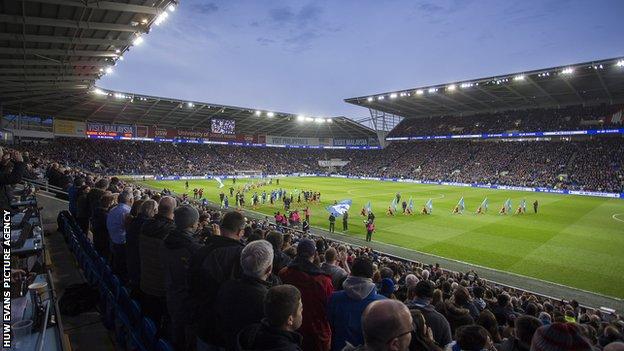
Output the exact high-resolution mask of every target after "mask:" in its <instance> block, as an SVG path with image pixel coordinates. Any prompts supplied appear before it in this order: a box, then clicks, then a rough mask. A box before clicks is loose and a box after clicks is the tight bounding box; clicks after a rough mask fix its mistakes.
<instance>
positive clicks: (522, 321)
mask: <svg viewBox="0 0 624 351" xmlns="http://www.w3.org/2000/svg"><path fill="white" fill-rule="evenodd" d="M541 326H542V323H541V322H540V321H539V319H537V318H535V317H532V316H520V317H518V318H517V319H516V321H515V328H514V329H515V336H514V337H511V338H508V339H505V340H504V341H503V343H502V344H501V345H500V347H499V348H498V350H499V351H529V350H530V349H531V340H532V339H533V334H535V331H536V330H537V328H539V327H541Z"/></svg>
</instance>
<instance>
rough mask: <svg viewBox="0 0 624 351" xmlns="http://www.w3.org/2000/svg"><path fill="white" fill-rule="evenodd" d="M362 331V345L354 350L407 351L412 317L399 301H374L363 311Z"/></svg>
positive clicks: (348, 348) (411, 328) (412, 327)
mask: <svg viewBox="0 0 624 351" xmlns="http://www.w3.org/2000/svg"><path fill="white" fill-rule="evenodd" d="M362 331H363V333H364V345H363V347H362V346H361V347H359V348H357V349H356V350H370V351H386V350H392V351H407V350H409V345H410V342H411V340H412V332H413V331H414V326H413V321H412V315H411V314H410V312H409V310H408V309H407V307H406V306H405V305H404V304H403V303H402V302H400V301H397V300H381V301H375V302H373V303H371V304H370V305H368V307H366V310H364V313H363V315H362ZM352 349H353V347H347V348H345V350H352Z"/></svg>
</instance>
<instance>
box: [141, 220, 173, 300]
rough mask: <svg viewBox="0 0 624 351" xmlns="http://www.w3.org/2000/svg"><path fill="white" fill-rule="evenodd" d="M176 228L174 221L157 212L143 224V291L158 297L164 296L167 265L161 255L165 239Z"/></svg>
mask: <svg viewBox="0 0 624 351" xmlns="http://www.w3.org/2000/svg"><path fill="white" fill-rule="evenodd" d="M174 229H175V225H174V224H173V221H172V220H171V219H169V218H165V217H163V216H161V215H159V214H156V216H154V218H151V219H148V220H146V221H145V223H143V226H141V234H140V236H139V256H140V261H141V268H140V269H141V283H140V286H141V291H142V292H144V293H146V294H149V295H152V296H157V297H164V296H165V293H166V287H165V276H166V275H165V269H164V268H165V266H164V264H163V262H164V260H163V258H162V257H161V252H162V251H161V246H162V243H163V240H164V239H165V238H166V237H167V236H168V235H169V234H170V233H171V232H172V231H173V230H174Z"/></svg>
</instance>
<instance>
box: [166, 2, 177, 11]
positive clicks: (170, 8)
mask: <svg viewBox="0 0 624 351" xmlns="http://www.w3.org/2000/svg"><path fill="white" fill-rule="evenodd" d="M167 10H169V12H174V11H175V10H176V7H175V3H171V4H169V6H167Z"/></svg>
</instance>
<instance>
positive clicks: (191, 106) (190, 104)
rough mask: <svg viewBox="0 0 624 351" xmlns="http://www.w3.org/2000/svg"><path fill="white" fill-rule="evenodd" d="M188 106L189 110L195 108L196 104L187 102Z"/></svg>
mask: <svg viewBox="0 0 624 351" xmlns="http://www.w3.org/2000/svg"><path fill="white" fill-rule="evenodd" d="M186 106H187V107H188V108H193V107H194V106H195V104H194V103H192V102H187V103H186Z"/></svg>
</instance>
